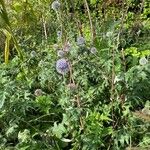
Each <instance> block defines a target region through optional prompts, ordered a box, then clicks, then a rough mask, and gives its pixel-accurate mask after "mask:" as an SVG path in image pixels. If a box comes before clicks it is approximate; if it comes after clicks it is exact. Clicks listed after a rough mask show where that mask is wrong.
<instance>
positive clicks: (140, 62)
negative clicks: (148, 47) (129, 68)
mask: <svg viewBox="0 0 150 150" xmlns="http://www.w3.org/2000/svg"><path fill="white" fill-rule="evenodd" d="M147 63H148V60H147V59H146V58H145V57H142V58H141V59H140V60H139V64H140V65H142V66H143V65H146V64H147Z"/></svg>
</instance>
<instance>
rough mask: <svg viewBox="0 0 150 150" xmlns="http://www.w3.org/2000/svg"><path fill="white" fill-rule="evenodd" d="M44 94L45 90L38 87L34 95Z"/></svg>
mask: <svg viewBox="0 0 150 150" xmlns="http://www.w3.org/2000/svg"><path fill="white" fill-rule="evenodd" d="M42 94H43V91H42V90H41V89H36V90H35V91H34V95H35V96H41V95H42Z"/></svg>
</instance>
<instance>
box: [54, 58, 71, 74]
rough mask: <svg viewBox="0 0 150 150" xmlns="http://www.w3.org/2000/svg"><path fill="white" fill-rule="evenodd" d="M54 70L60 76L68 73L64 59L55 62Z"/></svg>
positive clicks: (67, 65) (67, 66)
mask: <svg viewBox="0 0 150 150" xmlns="http://www.w3.org/2000/svg"><path fill="white" fill-rule="evenodd" d="M56 70H57V72H58V73H60V74H65V73H67V72H68V71H69V64H68V62H67V60H66V59H64V58H61V59H59V60H57V62H56Z"/></svg>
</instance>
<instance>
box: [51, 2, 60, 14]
mask: <svg viewBox="0 0 150 150" xmlns="http://www.w3.org/2000/svg"><path fill="white" fill-rule="evenodd" d="M52 9H53V10H54V11H58V10H59V9H60V3H59V1H58V0H55V1H54V2H53V3H52Z"/></svg>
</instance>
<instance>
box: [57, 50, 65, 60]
mask: <svg viewBox="0 0 150 150" xmlns="http://www.w3.org/2000/svg"><path fill="white" fill-rule="evenodd" d="M64 55H65V52H64V51H63V50H58V51H57V56H58V57H61V58H62V57H64Z"/></svg>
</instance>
